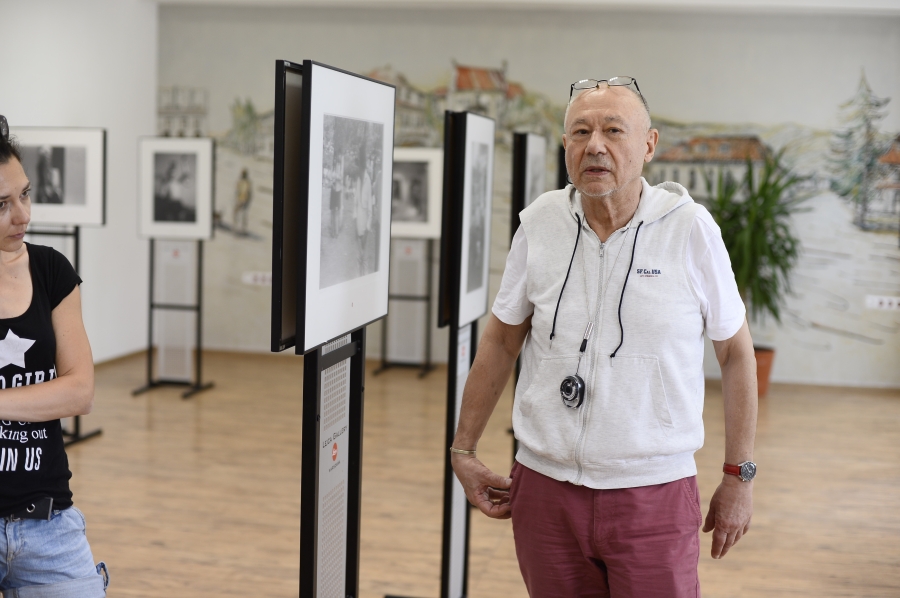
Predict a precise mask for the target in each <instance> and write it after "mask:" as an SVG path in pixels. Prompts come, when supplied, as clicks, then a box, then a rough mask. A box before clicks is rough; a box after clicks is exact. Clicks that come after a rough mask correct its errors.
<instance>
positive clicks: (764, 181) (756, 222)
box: [706, 149, 808, 397]
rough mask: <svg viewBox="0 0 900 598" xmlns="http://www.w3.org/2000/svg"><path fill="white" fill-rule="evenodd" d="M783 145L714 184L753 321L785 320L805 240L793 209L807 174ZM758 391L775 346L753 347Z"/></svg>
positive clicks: (713, 196) (718, 214) (713, 207)
mask: <svg viewBox="0 0 900 598" xmlns="http://www.w3.org/2000/svg"><path fill="white" fill-rule="evenodd" d="M783 154H784V150H783V149H782V150H781V151H779V152H777V153H773V152H772V151H768V152H766V154H765V156H764V160H763V164H762V167H761V170H760V171H759V174H758V175H757V173H756V169H755V168H754V165H753V162H752V161H750V160H749V159H748V160H747V170H746V172H745V174H744V177H743V178H742V179H741V180H739V181H738V180H734V179H732V178H731V177H729V176H723V173H722V172H721V171H720V172H719V175H718V178H717V180H716V183H715V189H713V183H712V181H711V180H710V179H709V178H707V181H706V184H707V188H708V189H709V190H710V202H709V206H708V208H709V211H710V214H712V217H713V219H714V220H715V221H716V223H718V225H719V228H721V229H722V240H723V241H724V242H725V248H726V249H727V250H728V256H729V258H731V268H732V269H733V270H734V276H735V280H736V281H737V286H738V291H739V292H740V294H741V298H742V299H743V300H744V305H745V306H747V312H748V314H749V316H750V320H751V321H759V320H761V319H762V318H764V317H765V316H766V315H771V316H772V317H774V318H775V320H776V321H777V322H779V323H780V322H781V306H782V304H783V303H784V297H785V294H786V293H787V292H788V291H789V290H790V273H791V270H792V269H793V268H794V265H795V264H796V262H797V255H798V250H799V246H800V241H799V239H797V237H796V236H794V233H793V231H792V230H791V219H790V218H791V214H793V213H794V212H796V211H798V209H799V204H800V203H801V202H802V201H804V200H805V199H806V196H805V195H801V194H799V193H798V192H797V191H798V186H799V185H801V184H802V183H804V182H806V181H807V180H808V177H802V176H798V175H796V174H794V173H792V172H791V171H790V169H789V168H787V167H786V166H785V165H784V163H783V161H782V157H783ZM754 349H755V352H756V362H757V368H756V375H757V380H758V388H759V396H760V397H763V396H765V395H766V393H767V392H768V390H769V374H770V372H771V369H772V360H773V359H774V354H775V352H774V349H771V348H763V347H754Z"/></svg>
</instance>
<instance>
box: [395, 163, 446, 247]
mask: <svg viewBox="0 0 900 598" xmlns="http://www.w3.org/2000/svg"><path fill="white" fill-rule="evenodd" d="M423 180H424V182H423ZM443 185H444V151H443V150H441V149H436V148H430V147H398V148H396V149H394V170H393V177H392V187H391V236H392V237H394V238H401V239H439V238H440V237H441V198H442V194H443ZM422 194H424V195H425V197H422V196H421V195H422Z"/></svg>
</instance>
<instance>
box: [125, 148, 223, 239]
mask: <svg viewBox="0 0 900 598" xmlns="http://www.w3.org/2000/svg"><path fill="white" fill-rule="evenodd" d="M213 151H214V142H213V140H212V139H210V138H187V137H184V138H182V137H143V138H141V139H140V140H139V141H138V160H139V165H138V184H139V186H138V233H139V235H140V236H142V237H145V238H152V239H197V240H200V239H210V238H212V235H213V176H214V174H215V173H214V172H213V170H214V167H213V159H214V158H213Z"/></svg>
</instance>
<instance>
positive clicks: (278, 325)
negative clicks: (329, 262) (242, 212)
mask: <svg viewBox="0 0 900 598" xmlns="http://www.w3.org/2000/svg"><path fill="white" fill-rule="evenodd" d="M303 141H304V136H303V65H302V64H297V63H294V62H290V61H288V60H278V61H276V62H275V159H274V164H273V185H272V333H271V350H272V352H279V351H284V350H286V349H289V348H291V347H293V346H294V345H295V344H296V339H297V288H298V287H297V277H298V274H299V271H300V269H299V264H298V261H297V260H298V257H299V255H300V251H299V235H298V232H299V227H298V226H297V223H298V221H299V213H300V207H301V203H300V194H301V189H300V185H299V181H300V177H299V175H300V171H299V169H298V165H300V164H302V163H303V161H302V159H301V156H302V154H303V151H302V148H303Z"/></svg>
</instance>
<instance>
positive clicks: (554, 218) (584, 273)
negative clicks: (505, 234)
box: [513, 179, 704, 488]
mask: <svg viewBox="0 0 900 598" xmlns="http://www.w3.org/2000/svg"><path fill="white" fill-rule="evenodd" d="M642 183H643V189H642V192H641V200H640V204H639V205H638V209H637V212H636V213H635V215H634V218H633V219H632V221H631V222H630V223H629V224H628V225H627V226H626V227H625V228H623V229H621V230H619V231H616V232H614V233H613V234H612V235H611V236H610V237H609V238H608V239H607V241H606V243H601V242H600V239H599V238H598V237H597V235H596V234H595V233H594V231H593V230H591V228H590V227H589V226H588V225H587V224H586V222H585V219H584V212H583V210H582V206H581V194H580V193H578V192H577V191H575V189H574V188H573V187H572V186H571V185H569V186H568V187H566V188H565V189H562V190H559V191H551V192H549V193H546V194H544V195H542V196H541V197H539V198H538V199H537V200H536V201H535V202H534V203H533V204H531V205H530V206H529V207H528V208H526V209H525V210H523V211H522V213H521V221H522V227H523V230H524V233H525V236H526V239H527V242H528V261H527V291H526V292H527V295H528V298H529V300H530V301H531V303H532V304H533V305H534V315H533V316H532V320H531V326H532V327H531V331H530V332H529V335H528V338H527V339H526V342H525V346H524V348H523V349H522V371H521V375H520V377H519V382H518V385H517V387H516V397H515V405H514V408H513V427H514V429H515V432H516V438H518V440H519V446H520V449H519V452H518V454H517V455H516V459H517V460H518V461H519V462H521V463H522V464H523V465H525V466H527V467H529V468H531V469H533V470H535V471H538V472H540V473H542V474H544V475H547V476H549V477H551V478H554V479H557V480H561V481H567V482H572V483H574V484H580V485H585V486H588V487H591V488H630V487H636V486H648V485H651V484H661V483H665V482H671V481H674V480H678V479H681V478H684V477H687V476H691V475H695V474H696V471H697V470H696V465H695V463H694V457H693V454H694V452H695V451H696V450H697V449H699V448H700V447H701V446H702V445H703V419H702V413H703V389H704V380H703V333H704V322H703V317H702V315H701V312H700V302H699V300H698V298H697V296H696V294H695V292H694V289H693V286H692V285H691V282H690V279H689V276H688V273H687V270H686V267H685V258H686V252H687V246H688V238H689V236H690V232H691V226H692V223H693V221H694V216H695V213H696V210H697V205H696V204H695V203H694V201H693V200H692V199H691V198H690V196H689V195H688V193H687V191H686V190H685V188H684V187H682V186H681V185H678V184H676V183H663V184H662V185H658V186H656V187H651V186H649V185H648V183H647V181H646V180H643V179H642ZM579 218H580V219H581V223H582V224H581V226H582V231H581V237H580V239H579V241H578V247H577V249H576V250H575V252H574V258H573V247H574V246H575V241H576V235H577V232H578V219H579ZM570 260H572V266H571V271H570V272H569V276H568V281H567V282H566V283H565V290H564V292H563V293H562V296H561V297H560V290H561V289H562V287H563V281H564V280H565V279H566V272H567V270H568V268H569V262H570ZM629 266H630V271H629ZM626 275H627V283H626ZM623 288H624V290H623ZM557 303H558V312H557ZM554 317H555V319H556V325H555V330H554V328H553V326H554ZM588 322H593V324H594V329H593V333H592V334H591V337H590V340H589V341H588V344H587V349H586V352H585V354H584V357H583V359H582V362H581V365H580V367H579V375H580V376H581V377H582V378H584V381H585V384H586V387H587V390H586V392H585V399H584V403H583V404H582V405H581V407H580V408H577V409H570V408H567V407H566V406H565V405H563V403H562V400H561V399H560V392H559V386H560V383H561V382H562V381H563V379H564V378H565V377H566V376H570V375H572V374H574V373H575V370H576V366H577V364H578V356H579V349H580V347H581V340H582V337H583V335H584V331H585V327H586V326H587V324H588ZM620 322H621V324H620ZM551 331H553V333H554V336H553V339H552V341H551V339H550V335H551ZM613 355H614V356H613Z"/></svg>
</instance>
